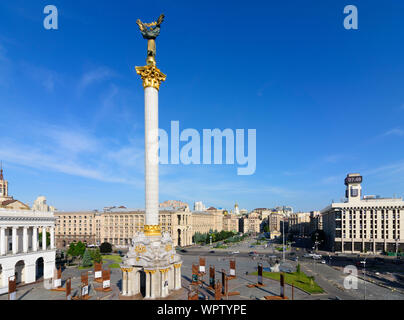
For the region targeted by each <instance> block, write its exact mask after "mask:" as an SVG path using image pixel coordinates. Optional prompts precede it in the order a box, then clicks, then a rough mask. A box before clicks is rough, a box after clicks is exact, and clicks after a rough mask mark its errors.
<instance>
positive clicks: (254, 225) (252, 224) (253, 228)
mask: <svg viewBox="0 0 404 320" xmlns="http://www.w3.org/2000/svg"><path fill="white" fill-rule="evenodd" d="M261 222H262V221H261V219H260V215H259V213H257V212H251V213H250V214H248V215H247V216H243V217H241V218H240V220H239V231H240V232H242V233H259V232H260V231H261Z"/></svg>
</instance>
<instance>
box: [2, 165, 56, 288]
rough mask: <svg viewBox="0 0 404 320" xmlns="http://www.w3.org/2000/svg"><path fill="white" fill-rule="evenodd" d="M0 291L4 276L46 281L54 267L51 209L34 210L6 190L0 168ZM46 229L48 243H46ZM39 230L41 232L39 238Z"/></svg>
mask: <svg viewBox="0 0 404 320" xmlns="http://www.w3.org/2000/svg"><path fill="white" fill-rule="evenodd" d="M0 204H2V205H1V206H0V294H2V293H6V292H8V280H9V278H10V277H12V276H15V279H16V282H17V284H28V283H33V282H35V281H37V280H38V279H41V278H43V279H44V280H45V281H50V280H51V279H52V277H53V271H54V268H55V257H56V248H55V247H56V246H55V240H54V239H55V238H54V236H55V218H54V216H53V212H52V211H49V210H47V211H34V210H30V208H29V206H27V205H25V204H23V203H22V202H20V201H18V200H14V199H13V197H11V196H9V194H8V182H7V181H6V180H5V179H4V176H3V169H2V168H1V170H0ZM47 232H48V233H49V234H50V243H49V244H48V243H47V236H46V234H47ZM39 233H42V234H45V236H44V237H42V241H39V238H40V237H39Z"/></svg>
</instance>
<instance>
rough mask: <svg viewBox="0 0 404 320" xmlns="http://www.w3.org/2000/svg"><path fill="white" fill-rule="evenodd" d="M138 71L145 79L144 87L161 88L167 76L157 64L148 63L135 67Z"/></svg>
mask: <svg viewBox="0 0 404 320" xmlns="http://www.w3.org/2000/svg"><path fill="white" fill-rule="evenodd" d="M135 69H136V73H137V74H138V75H140V77H141V78H142V80H143V87H144V88H145V89H146V88H148V87H153V88H156V89H157V90H160V84H161V83H162V82H163V81H166V78H167V76H166V75H165V74H164V73H162V72H161V71H160V70H159V69H158V68H157V67H156V66H155V65H147V66H144V67H135Z"/></svg>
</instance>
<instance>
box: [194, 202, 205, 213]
mask: <svg viewBox="0 0 404 320" xmlns="http://www.w3.org/2000/svg"><path fill="white" fill-rule="evenodd" d="M194 211H206V207H205V206H204V204H203V203H202V201H196V202H195V203H194Z"/></svg>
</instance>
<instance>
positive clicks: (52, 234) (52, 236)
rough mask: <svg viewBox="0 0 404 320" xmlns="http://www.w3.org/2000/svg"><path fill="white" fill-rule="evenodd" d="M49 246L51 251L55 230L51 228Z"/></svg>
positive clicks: (53, 247)
mask: <svg viewBox="0 0 404 320" xmlns="http://www.w3.org/2000/svg"><path fill="white" fill-rule="evenodd" d="M50 246H51V249H55V228H54V227H51V229H50Z"/></svg>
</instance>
